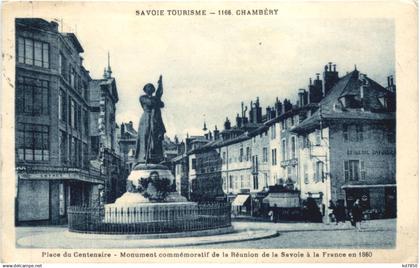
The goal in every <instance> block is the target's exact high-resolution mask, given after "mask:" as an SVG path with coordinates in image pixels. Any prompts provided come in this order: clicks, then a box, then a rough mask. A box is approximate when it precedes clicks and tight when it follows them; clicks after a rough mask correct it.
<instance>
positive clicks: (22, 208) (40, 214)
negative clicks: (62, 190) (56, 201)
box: [17, 180, 50, 221]
mask: <svg viewBox="0 0 420 268" xmlns="http://www.w3.org/2000/svg"><path fill="white" fill-rule="evenodd" d="M18 200H19V202H18V208H17V209H18V217H17V218H18V220H19V221H35V220H48V219H49V217H50V213H49V209H50V205H49V202H50V189H49V182H48V181H34V180H19V190H18Z"/></svg>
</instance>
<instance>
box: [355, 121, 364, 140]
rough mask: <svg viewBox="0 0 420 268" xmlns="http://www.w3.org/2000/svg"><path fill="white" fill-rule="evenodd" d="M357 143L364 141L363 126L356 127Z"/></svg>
mask: <svg viewBox="0 0 420 268" xmlns="http://www.w3.org/2000/svg"><path fill="white" fill-rule="evenodd" d="M356 141H363V125H356Z"/></svg>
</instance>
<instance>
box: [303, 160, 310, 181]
mask: <svg viewBox="0 0 420 268" xmlns="http://www.w3.org/2000/svg"><path fill="white" fill-rule="evenodd" d="M303 181H304V182H305V184H308V183H309V175H308V164H307V163H306V162H305V163H303Z"/></svg>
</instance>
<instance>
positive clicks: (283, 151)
mask: <svg viewBox="0 0 420 268" xmlns="http://www.w3.org/2000/svg"><path fill="white" fill-rule="evenodd" d="M281 160H282V161H285V160H286V140H285V139H283V140H282V141H281Z"/></svg>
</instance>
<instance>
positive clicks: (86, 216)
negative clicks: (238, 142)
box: [67, 203, 231, 234]
mask: <svg viewBox="0 0 420 268" xmlns="http://www.w3.org/2000/svg"><path fill="white" fill-rule="evenodd" d="M67 212H68V226H69V231H71V232H80V233H97V234H158V233H174V232H189V231H200V230H208V229H216V228H223V227H230V226H231V205H230V203H206V204H198V205H197V206H189V207H188V206H185V207H176V206H175V207H173V208H172V209H162V210H160V211H159V213H156V211H153V210H150V209H149V208H147V207H137V208H134V209H133V208H132V209H131V210H129V209H121V208H112V209H105V208H104V207H87V206H70V207H69V208H68V210H67ZM107 219H113V220H111V221H110V220H107ZM119 219H124V223H118V221H119ZM127 219H129V220H128V221H127ZM139 219H142V220H139Z"/></svg>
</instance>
